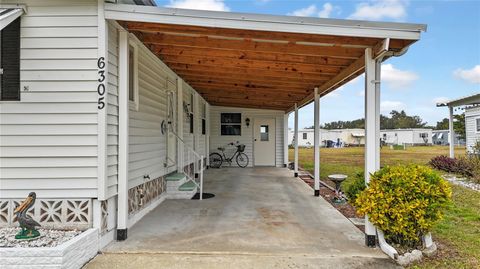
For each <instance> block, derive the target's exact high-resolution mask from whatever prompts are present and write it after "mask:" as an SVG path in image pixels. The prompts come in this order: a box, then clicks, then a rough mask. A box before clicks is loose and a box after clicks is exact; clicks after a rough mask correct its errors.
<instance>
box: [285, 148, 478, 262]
mask: <svg viewBox="0 0 480 269" xmlns="http://www.w3.org/2000/svg"><path fill="white" fill-rule="evenodd" d="M455 150H456V152H455V154H457V156H458V155H462V154H465V149H464V148H456V149H455ZM289 153H290V154H289V157H290V160H293V149H290V152H289ZM437 155H448V147H445V146H432V147H409V148H407V150H392V149H390V148H388V147H384V148H383V149H382V151H381V165H382V166H383V165H394V164H408V163H417V164H427V163H428V162H429V161H430V159H431V158H432V157H434V156H437ZM363 158H364V148H338V149H335V148H322V149H321V150H320V176H321V178H323V179H325V178H326V177H327V175H329V174H334V173H342V174H346V175H348V176H349V179H350V180H351V179H352V178H353V176H354V175H355V174H356V173H357V172H361V171H363V165H364V160H363ZM299 164H300V166H301V167H303V168H304V169H306V170H309V171H310V172H313V149H306V148H301V149H299ZM345 184H348V180H347V181H346V182H345ZM452 188H453V202H452V204H451V206H450V207H449V208H448V210H447V212H446V214H445V218H444V220H442V221H440V222H439V223H438V224H437V225H436V226H435V228H434V231H433V236H434V238H435V240H436V241H437V242H438V243H439V251H438V254H437V256H436V257H435V258H433V259H425V260H424V261H423V262H422V263H421V264H417V265H415V266H413V267H412V268H480V193H479V192H475V191H471V190H468V189H465V188H463V187H458V186H452Z"/></svg>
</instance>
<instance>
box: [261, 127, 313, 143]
mask: <svg viewBox="0 0 480 269" xmlns="http://www.w3.org/2000/svg"><path fill="white" fill-rule="evenodd" d="M304 134H306V133H304ZM260 141H268V125H260Z"/></svg>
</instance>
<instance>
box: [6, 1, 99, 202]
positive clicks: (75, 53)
mask: <svg viewBox="0 0 480 269" xmlns="http://www.w3.org/2000/svg"><path fill="white" fill-rule="evenodd" d="M14 2H18V3H21V4H26V5H27V6H28V12H27V13H26V14H25V15H24V16H22V18H21V33H20V35H21V45H20V47H21V61H20V69H21V72H20V83H21V86H20V89H21V101H18V102H8V103H6V102H0V129H1V133H0V152H1V156H0V169H1V182H0V185H1V188H0V196H1V197H2V198H23V197H25V196H26V195H27V194H28V193H29V192H30V191H31V190H32V189H35V190H36V192H37V197H41V198H64V197H66V195H67V196H68V197H71V198H73V197H83V198H87V197H96V195H97V132H98V130H97V113H98V109H97V93H96V87H97V81H96V80H97V67H96V60H97V53H98V51H97V1H93V0H82V1H74V2H72V1H61V0H48V1H34V0H23V1H8V3H14Z"/></svg>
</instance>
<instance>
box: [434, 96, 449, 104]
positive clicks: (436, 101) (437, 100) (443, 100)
mask: <svg viewBox="0 0 480 269" xmlns="http://www.w3.org/2000/svg"><path fill="white" fill-rule="evenodd" d="M449 100H450V98H448V97H444V96H440V97H435V98H433V100H432V102H433V103H434V104H440V103H446V102H448V101H449Z"/></svg>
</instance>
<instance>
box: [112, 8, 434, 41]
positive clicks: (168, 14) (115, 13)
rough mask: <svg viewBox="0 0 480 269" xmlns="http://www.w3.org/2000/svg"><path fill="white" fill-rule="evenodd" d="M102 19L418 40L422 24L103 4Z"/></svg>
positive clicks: (424, 26)
mask: <svg viewBox="0 0 480 269" xmlns="http://www.w3.org/2000/svg"><path fill="white" fill-rule="evenodd" d="M105 18H106V19H110V20H124V21H135V22H151V23H165V24H177V25H190V26H203V27H220V28H228V29H245V30H258V31H274V32H289V33H302V34H320V35H338V36H351V37H371V38H392V39H407V40H418V39H420V33H421V32H422V31H426V28H427V26H426V25H424V24H408V23H392V22H369V21H356V20H339V19H322V18H307V17H293V16H275V15H263V14H247V13H234V12H220V11H204V10H189V9H176V8H163V7H149V6H134V5H121V4H108V3H107V4H105Z"/></svg>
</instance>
